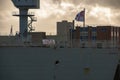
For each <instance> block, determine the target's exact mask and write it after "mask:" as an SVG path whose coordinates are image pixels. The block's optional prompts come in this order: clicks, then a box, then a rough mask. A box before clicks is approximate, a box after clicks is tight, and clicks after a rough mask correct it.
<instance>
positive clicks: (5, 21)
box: [0, 0, 120, 35]
mask: <svg viewBox="0 0 120 80" xmlns="http://www.w3.org/2000/svg"><path fill="white" fill-rule="evenodd" d="M119 3H120V0H40V9H31V10H29V12H34V13H35V16H36V17H37V22H35V23H34V24H33V25H34V27H35V31H36V32H38V31H45V32H47V34H51V35H52V34H56V22H58V21H62V20H68V21H72V20H74V19H75V16H76V14H77V13H79V12H80V11H82V10H83V9H84V8H85V9H86V12H85V15H86V25H115V26H120V5H119ZM13 12H18V9H17V8H15V6H14V5H13V3H12V1H11V0H0V35H9V34H10V28H11V26H13V33H14V34H15V33H16V32H18V31H19V18H18V17H15V16H12V13H13ZM75 23H76V24H75V25H82V22H77V21H75Z"/></svg>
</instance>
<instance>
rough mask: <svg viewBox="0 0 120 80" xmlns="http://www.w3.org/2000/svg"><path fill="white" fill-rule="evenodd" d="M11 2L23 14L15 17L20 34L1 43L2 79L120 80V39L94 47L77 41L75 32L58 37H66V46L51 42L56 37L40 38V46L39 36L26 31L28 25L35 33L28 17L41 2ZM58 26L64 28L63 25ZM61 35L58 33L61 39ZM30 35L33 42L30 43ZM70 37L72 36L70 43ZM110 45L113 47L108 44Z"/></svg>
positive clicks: (26, 0) (88, 43) (0, 68)
mask: <svg viewBox="0 0 120 80" xmlns="http://www.w3.org/2000/svg"><path fill="white" fill-rule="evenodd" d="M12 2H13V3H14V5H15V6H16V7H17V8H19V11H20V14H16V13H15V14H13V15H14V16H18V17H20V34H16V36H7V38H6V39H7V40H8V39H9V43H3V42H2V43H0V80H120V48H119V46H118V45H119V40H118V43H116V42H114V41H113V43H112V42H111V41H109V39H108V38H107V37H106V36H105V38H106V39H107V41H106V42H103V43H104V44H105V45H103V46H102V45H101V44H100V41H98V42H96V43H99V44H97V46H95V45H94V44H93V45H92V46H91V44H92V42H89V41H86V42H87V43H86V44H85V42H84V41H78V40H77V39H76V37H73V36H75V35H76V34H75V33H74V32H75V31H73V34H75V35H73V34H71V33H69V34H66V35H64V36H62V38H61V37H60V38H58V37H57V38H56V40H58V41H60V40H61V39H63V38H64V39H63V41H65V42H64V43H62V42H61V41H60V44H58V42H56V41H55V40H53V39H49V38H54V37H55V36H48V37H47V38H43V39H41V40H42V41H41V44H42V45H41V44H39V42H37V39H38V38H36V35H37V37H38V36H39V35H38V34H39V33H35V32H29V33H28V32H27V28H28V26H29V31H32V30H33V28H32V26H31V23H32V21H34V18H33V16H34V15H33V14H29V13H28V9H37V8H39V0H12ZM28 17H30V18H31V22H30V24H28V21H27V18H28ZM63 23H66V21H63ZM58 26H61V24H60V22H58ZM64 28H65V27H64ZM58 29H60V28H58ZM81 29H83V28H81ZM62 30H63V29H62ZM68 31H70V30H68ZM76 31H77V28H76ZM115 31H116V30H115ZM118 31H119V30H118ZM65 32H67V31H65ZM62 33H64V32H62ZM62 33H61V31H60V32H59V31H58V36H59V34H62ZM100 33H101V32H100ZM104 33H106V32H104ZM30 34H31V35H32V39H33V42H30V39H31V36H29V35H30ZM101 34H102V33H101ZM114 34H116V32H115V33H114ZM40 35H44V33H43V32H42V33H40ZM67 35H70V36H68V38H69V39H70V41H69V42H68V43H67V42H66V39H68V38H66V36H67ZM26 36H27V37H26ZM43 37H44V36H43ZM102 37H104V36H102ZM39 38H40V37H39ZM72 38H73V39H72ZM2 39H3V41H5V37H1V38H0V41H1V40H2ZM36 42H37V43H36ZM107 42H108V43H107ZM83 43H84V44H83ZM109 43H111V44H110V45H108V44H109ZM78 44H79V45H78ZM116 45H117V46H116Z"/></svg>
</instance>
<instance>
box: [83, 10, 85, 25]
mask: <svg viewBox="0 0 120 80" xmlns="http://www.w3.org/2000/svg"><path fill="white" fill-rule="evenodd" d="M83 27H85V8H84V21H83Z"/></svg>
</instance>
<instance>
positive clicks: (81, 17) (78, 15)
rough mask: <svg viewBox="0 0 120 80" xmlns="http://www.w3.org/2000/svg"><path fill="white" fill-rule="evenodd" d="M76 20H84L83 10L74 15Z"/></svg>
mask: <svg viewBox="0 0 120 80" xmlns="http://www.w3.org/2000/svg"><path fill="white" fill-rule="evenodd" d="M75 20H76V21H82V22H83V21H85V10H83V11H81V12H79V13H78V14H77V15H76V17H75Z"/></svg>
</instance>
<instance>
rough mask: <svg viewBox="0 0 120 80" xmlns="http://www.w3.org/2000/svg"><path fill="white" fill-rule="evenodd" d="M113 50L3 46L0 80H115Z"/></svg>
mask: <svg viewBox="0 0 120 80" xmlns="http://www.w3.org/2000/svg"><path fill="white" fill-rule="evenodd" d="M112 51H113V50H111V49H92V48H91V49H89V48H85V49H82V48H81V49H80V48H57V49H53V48H39V47H8V48H7V47H3V48H0V80H113V78H114V75H115V70H116V67H117V64H118V58H119V55H118V54H117V53H118V52H117V50H115V51H116V52H112ZM56 61H59V63H57V64H56V63H55V62H56Z"/></svg>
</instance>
